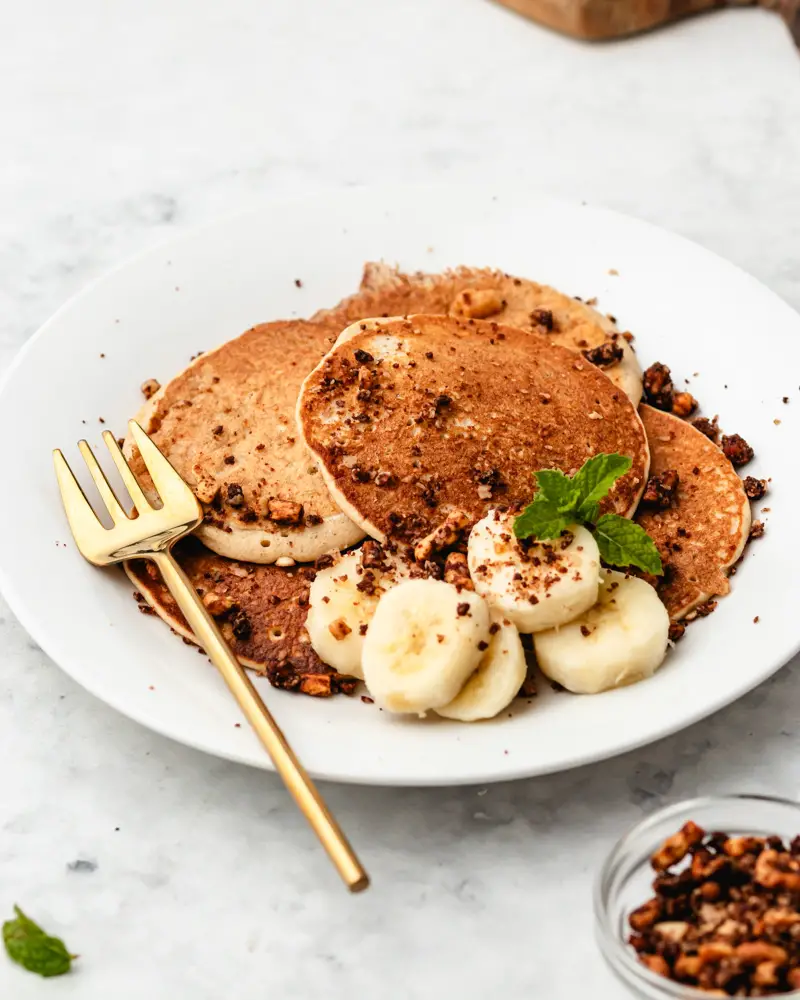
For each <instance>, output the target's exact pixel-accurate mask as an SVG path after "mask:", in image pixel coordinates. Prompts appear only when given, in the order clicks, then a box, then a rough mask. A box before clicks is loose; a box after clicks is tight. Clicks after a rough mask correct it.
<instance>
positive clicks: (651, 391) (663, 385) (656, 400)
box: [642, 361, 674, 410]
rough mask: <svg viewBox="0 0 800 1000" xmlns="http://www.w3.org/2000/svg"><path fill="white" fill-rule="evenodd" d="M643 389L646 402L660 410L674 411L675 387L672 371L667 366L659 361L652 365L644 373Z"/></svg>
mask: <svg viewBox="0 0 800 1000" xmlns="http://www.w3.org/2000/svg"><path fill="white" fill-rule="evenodd" d="M642 387H643V389H644V398H645V402H647V403H649V404H650V405H651V406H655V407H656V408H657V409H659V410H671V409H672V396H673V393H674V387H673V385H672V376H671V373H670V370H669V368H667V366H666V365H662V364H661V363H660V362H659V361H656V362H655V364H652V365H650V367H649V368H648V369H647V371H645V373H644V377H643V381H642Z"/></svg>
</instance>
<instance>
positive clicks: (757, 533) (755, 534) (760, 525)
mask: <svg viewBox="0 0 800 1000" xmlns="http://www.w3.org/2000/svg"><path fill="white" fill-rule="evenodd" d="M765 530H766V529H765V527H764V522H763V521H753V523H752V524H751V525H750V538H761V536H762V535H763V534H764V532H765Z"/></svg>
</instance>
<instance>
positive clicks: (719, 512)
mask: <svg viewBox="0 0 800 1000" xmlns="http://www.w3.org/2000/svg"><path fill="white" fill-rule="evenodd" d="M639 412H640V415H641V418H642V422H643V423H644V427H645V430H646V432H647V439H648V441H649V443H650V462H651V466H650V474H651V475H654V476H655V475H661V474H662V473H664V472H666V471H667V470H670V469H674V470H675V471H676V472H677V473H678V477H679V481H678V488H677V492H676V494H675V497H674V499H673V500H672V503H671V504H670V506H669V507H667V509H666V510H659V509H657V508H654V507H650V506H649V505H647V504H644V503H643V504H642V505H641V507H640V508H639V510H638V512H637V514H636V521H637V522H638V523H639V524H640V525H641V526H642V527H643V528H644V530H645V531H646V532H647V533H648V534H649V535H650V536H651V538H652V539H653V541H654V542H655V543H656V545H657V546H658V549H659V551H660V552H661V556H662V559H663V561H664V564H665V568H666V572H665V576H664V581H663V583H661V584H660V586H659V588H658V592H659V596H660V597H661V599H662V601H663V602H664V604H665V605H666V607H667V610H668V611H669V614H670V617H671V618H674V619H677V618H683V617H684V615H686V614H688V613H689V612H690V611H692V610H693V609H694V608H696V607H697V605H698V604H702V603H703V602H704V601H707V600H709V598H711V597H715V596H718V595H722V594H727V593H728V591H729V590H730V583H729V581H728V572H729V570H730V568H731V566H733V564H734V563H735V562H736V561H737V559H738V558H739V556H740V555H741V554H742V550H743V549H744V546H745V543H746V542H747V537H748V534H749V532H750V520H751V515H750V502H749V500H748V499H747V496H746V494H745V492H744V484H743V483H742V480H741V479H740V478H739V476H738V475H737V473H736V470H735V469H734V467H733V466H732V465H731V463H730V462H729V461H728V459H727V458H726V457H725V455H724V454H723V453H722V451H721V450H720V449H719V448H718V447H717V446H716V445H715V444H714V443H713V442H712V441H709V439H708V438H707V437H706V436H705V435H704V434H701V433H700V431H698V430H697V429H696V428H694V427H692V425H691V424H689V423H687V422H686V421H685V420H680V419H678V417H675V416H673V415H672V414H671V413H665V412H664V411H663V410H656V409H654V408H653V407H651V406H642V407H641V408H640V411H639Z"/></svg>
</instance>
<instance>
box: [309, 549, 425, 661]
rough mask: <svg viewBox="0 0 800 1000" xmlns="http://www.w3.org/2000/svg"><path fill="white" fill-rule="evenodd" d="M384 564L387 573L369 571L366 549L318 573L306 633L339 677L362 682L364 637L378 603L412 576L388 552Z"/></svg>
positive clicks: (384, 556)
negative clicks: (366, 562)
mask: <svg viewBox="0 0 800 1000" xmlns="http://www.w3.org/2000/svg"><path fill="white" fill-rule="evenodd" d="M365 544H366V545H369V544H370V543H365ZM371 544H372V545H374V544H375V543H374V542H373V543H371ZM381 561H382V563H383V568H374V567H373V568H370V569H367V570H365V569H364V567H363V565H362V562H363V557H362V549H356V550H355V551H353V552H348V553H347V554H346V555H344V556H342V557H341V558H340V559H338V560H337V561H336V562H335V563H334V564H333V566H329V567H328V568H327V569H322V570H319V571H318V573H317V575H316V577H315V579H314V582H313V583H312V584H311V588H310V592H309V597H308V604H309V608H308V617H307V619H306V630H307V631H308V635H309V638H310V639H311V646H312V648H313V650H314V652H315V653H316V654H317V656H319V658H320V659H321V660H323V661H324V662H325V663H327V664H328V665H329V666H331V667H333V668H334V669H335V670H338V671H339V673H341V674H347V675H348V676H350V677H358V678H360V679H361V680H363V678H364V674H363V672H362V670H361V653H362V649H363V647H364V637H365V635H366V634H367V630H368V628H369V623H370V621H371V620H372V616H373V615H374V614H375V609H376V608H377V606H378V601H379V600H380V598H381V596H382V595H383V594H385V593H386V591H387V590H389V588H390V587H393V586H395V584H396V583H398V582H399V581H400V580H404V579H407V577H408V566H407V565H406V564H404V563H403V562H401V561H400V560H399V559H397V558H396V557H394V556H391V555H389V554H388V553H384V554H383V557H382V560H381ZM365 581H366V585H365ZM359 586H360V587H361V589H359Z"/></svg>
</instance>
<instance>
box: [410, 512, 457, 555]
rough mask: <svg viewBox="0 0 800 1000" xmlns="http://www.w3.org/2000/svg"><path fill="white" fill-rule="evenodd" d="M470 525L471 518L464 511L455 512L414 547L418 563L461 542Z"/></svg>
mask: <svg viewBox="0 0 800 1000" xmlns="http://www.w3.org/2000/svg"><path fill="white" fill-rule="evenodd" d="M469 524H470V517H469V515H468V514H465V513H464V511H463V510H453V511H451V512H450V513H449V514H448V515H447V517H446V518H445V519H444V521H442V523H441V524H440V525H438V527H436V528H434V530H433V531H432V532H431V533H430V534H429V535H426V536H425V538H423V539H421V540H420V541H418V542H417V544H416V545H415V546H414V558H415V559H416V560H417V562H424V561H425V560H426V559H430V557H431V556H432V555H433V553H434V552H441V551H442V550H443V549H448V548H450V547H451V546H453V545H455V544H456V543H457V542H458V541H460V539H461V536H462V534H463V532H464V529H465V528H466V527H467V526H468V525H469Z"/></svg>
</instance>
